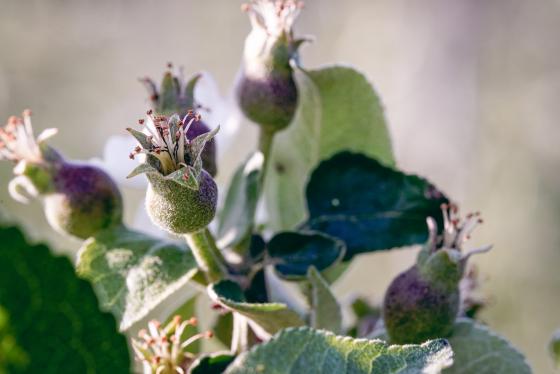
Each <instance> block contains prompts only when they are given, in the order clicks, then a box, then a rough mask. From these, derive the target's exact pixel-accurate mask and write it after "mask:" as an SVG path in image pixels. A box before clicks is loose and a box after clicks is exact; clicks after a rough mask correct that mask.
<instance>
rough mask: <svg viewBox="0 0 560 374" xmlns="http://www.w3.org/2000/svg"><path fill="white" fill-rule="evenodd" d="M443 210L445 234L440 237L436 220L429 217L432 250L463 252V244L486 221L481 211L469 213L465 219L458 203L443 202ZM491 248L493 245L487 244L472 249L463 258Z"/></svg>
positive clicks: (429, 242)
mask: <svg viewBox="0 0 560 374" xmlns="http://www.w3.org/2000/svg"><path fill="white" fill-rule="evenodd" d="M441 210H442V213H443V235H441V236H440V237H438V235H437V231H438V230H437V225H436V223H435V220H434V219H433V218H431V217H430V218H428V229H429V232H430V239H429V241H428V245H429V246H431V251H432V252H435V251H436V250H437V249H454V250H457V251H459V252H461V249H462V246H463V244H464V243H465V242H466V241H467V240H469V239H470V238H471V234H472V232H473V231H474V229H475V228H476V227H477V226H479V225H480V224H482V223H483V222H484V221H483V220H482V218H480V212H474V213H469V214H467V215H466V216H465V218H464V219H463V218H462V217H461V215H460V214H459V207H458V206H457V205H456V204H453V203H451V204H443V205H442V206H441ZM491 248H492V246H491V245H487V246H484V247H481V248H477V249H474V250H471V251H469V252H467V253H466V254H464V255H463V256H462V258H463V259H466V258H468V257H470V256H471V255H473V254H476V253H482V252H487V251H489V250H490V249H491Z"/></svg>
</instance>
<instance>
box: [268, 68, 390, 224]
mask: <svg viewBox="0 0 560 374" xmlns="http://www.w3.org/2000/svg"><path fill="white" fill-rule="evenodd" d="M296 83H297V87H298V93H299V105H298V110H297V112H296V115H295V118H294V121H293V122H292V123H291V124H290V126H289V127H288V128H287V129H286V130H284V131H282V132H280V133H278V134H277V135H276V136H275V139H274V147H273V150H272V157H271V159H270V162H269V170H267V183H266V185H265V186H264V188H265V197H266V202H267V206H268V208H269V214H270V221H271V224H272V227H273V228H274V229H275V230H277V231H279V230H292V229H293V228H294V227H295V226H296V225H297V224H299V223H300V222H301V221H302V220H303V219H305V215H306V214H305V198H304V191H305V183H306V181H307V179H308V177H309V174H310V173H311V171H312V170H313V169H314V168H315V167H316V166H317V165H318V164H319V163H320V162H321V160H324V159H327V158H329V157H331V156H332V155H334V154H335V153H337V152H340V151H342V150H352V151H356V152H362V153H364V154H367V155H368V156H370V157H375V158H377V159H379V160H381V161H382V162H384V163H385V164H388V165H393V164H394V158H393V152H392V149H391V140H390V137H389V133H388V130H387V126H386V124H385V118H384V116H383V108H382V105H381V103H380V102H379V98H378V97H377V94H376V93H375V90H374V88H373V87H372V85H371V84H370V82H368V80H367V78H366V77H365V76H364V75H363V74H362V73H361V72H359V71H357V70H356V69H354V68H351V67H347V66H327V67H323V68H320V69H316V70H309V71H302V70H298V71H296Z"/></svg>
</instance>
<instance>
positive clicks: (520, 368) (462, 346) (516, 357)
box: [370, 318, 531, 374]
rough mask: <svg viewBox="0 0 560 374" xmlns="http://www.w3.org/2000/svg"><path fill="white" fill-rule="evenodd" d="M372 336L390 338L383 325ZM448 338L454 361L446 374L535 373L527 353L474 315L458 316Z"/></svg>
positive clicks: (445, 371)
mask: <svg viewBox="0 0 560 374" xmlns="http://www.w3.org/2000/svg"><path fill="white" fill-rule="evenodd" d="M370 337H373V338H376V339H387V332H386V331H385V329H384V328H379V329H377V330H376V331H374V332H373V333H372V334H371V335H370ZM447 340H448V341H449V344H451V348H452V349H453V365H452V366H451V367H449V368H447V369H445V370H444V371H443V372H444V374H459V373H460V374H479V373H492V374H506V373H507V374H530V373H531V368H530V367H529V365H528V364H527V362H526V361H525V358H524V357H523V355H522V354H521V353H519V351H517V350H516V349H515V348H514V347H512V346H511V344H510V343H509V342H508V341H507V340H506V339H504V338H502V337H501V336H499V335H498V334H496V333H494V332H493V331H491V330H490V329H489V328H488V327H486V326H484V325H482V324H480V323H478V322H476V321H474V320H472V319H469V318H459V319H457V321H456V322H455V326H454V328H453V335H452V336H451V337H449V338H448V339H447Z"/></svg>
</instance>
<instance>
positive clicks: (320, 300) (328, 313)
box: [307, 267, 342, 334]
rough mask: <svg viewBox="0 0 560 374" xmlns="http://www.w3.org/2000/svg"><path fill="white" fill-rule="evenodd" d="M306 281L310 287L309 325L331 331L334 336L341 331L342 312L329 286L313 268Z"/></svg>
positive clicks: (310, 269)
mask: <svg viewBox="0 0 560 374" xmlns="http://www.w3.org/2000/svg"><path fill="white" fill-rule="evenodd" d="M307 279H308V281H309V283H310V285H311V292H310V293H309V305H310V308H311V315H310V321H309V322H310V325H311V327H313V328H316V329H324V330H329V331H332V332H334V333H336V334H338V333H340V332H341V331H342V310H341V309H340V305H339V304H338V302H337V301H336V298H335V296H334V295H333V293H332V292H331V290H330V288H329V284H328V283H327V281H326V280H325V279H323V277H322V276H321V273H319V272H318V271H317V269H316V268H315V267H310V268H309V271H308V272H307Z"/></svg>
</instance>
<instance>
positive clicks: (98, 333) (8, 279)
mask: <svg viewBox="0 0 560 374" xmlns="http://www.w3.org/2000/svg"><path fill="white" fill-rule="evenodd" d="M0 243H2V244H1V247H0V305H1V308H2V310H3V312H4V314H5V317H4V318H6V319H9V334H10V335H11V336H12V337H13V338H14V339H15V342H14V343H15V345H16V346H17V347H18V349H19V350H20V353H21V354H22V355H24V356H23V357H26V359H25V358H24V359H23V362H21V360H20V364H22V365H18V363H17V362H13V361H14V360H13V359H12V360H11V361H12V362H11V363H10V362H8V366H7V368H6V370H7V371H8V372H10V373H19V372H21V373H44V374H47V373H128V372H129V371H130V359H129V353H128V348H127V343H126V339H125V337H124V336H123V335H120V334H119V333H118V332H117V326H116V323H115V319H114V317H113V316H112V315H111V314H109V313H104V312H101V311H99V307H98V303H97V299H96V297H95V294H94V292H93V289H92V288H91V285H90V284H89V283H88V282H87V281H85V280H81V279H79V278H77V277H76V274H75V273H74V268H73V266H72V264H71V263H70V261H68V259H67V258H63V257H54V256H53V255H52V254H51V253H50V251H49V249H48V248H47V247H46V246H44V245H34V246H30V245H29V244H27V243H26V241H25V239H24V237H23V235H22V234H21V232H20V231H19V230H18V229H16V228H0ZM2 331H3V329H1V328H0V335H4V334H3V332H2ZM4 332H5V331H4ZM6 336H7V335H6ZM0 340H2V339H0ZM1 352H2V349H1V348H0V371H1V367H2V365H3V363H2V357H1V356H2V355H1ZM16 361H17V360H16ZM22 366H24V367H22Z"/></svg>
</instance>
